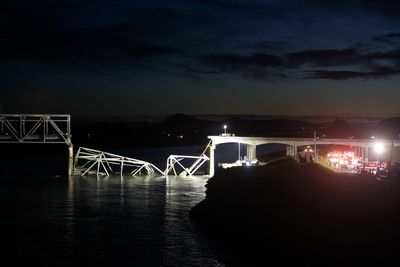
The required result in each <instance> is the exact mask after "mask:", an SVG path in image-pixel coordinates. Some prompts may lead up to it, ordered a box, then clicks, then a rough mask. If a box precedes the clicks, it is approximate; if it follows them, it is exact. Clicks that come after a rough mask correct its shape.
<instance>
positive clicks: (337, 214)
mask: <svg viewBox="0 0 400 267" xmlns="http://www.w3.org/2000/svg"><path fill="white" fill-rule="evenodd" d="M206 194H207V197H206V199H205V200H204V201H202V202H201V203H200V204H198V205H196V206H195V207H194V208H193V209H192V210H191V213H190V215H191V217H192V218H193V219H194V220H196V221H198V222H199V223H200V224H201V225H203V227H205V228H207V229H208V231H209V232H210V233H211V234H212V235H214V236H215V237H217V238H218V239H219V240H221V241H222V242H223V243H224V246H223V247H224V250H223V251H222V250H221V251H219V252H218V253H217V254H218V255H219V257H220V258H221V259H222V261H223V262H224V263H226V264H227V265H228V266H229V265H234V266H250V265H256V266H260V265H264V266H268V265H271V266H283V265H286V264H290V266H365V265H372V266H399V265H398V264H399V263H400V177H390V178H387V179H386V180H382V181H378V180H376V179H375V178H374V177H368V176H354V175H343V174H341V175H338V174H336V173H334V172H331V171H329V170H327V169H324V168H322V167H321V166H319V165H316V164H312V163H311V164H298V163H296V162H294V161H291V160H284V161H280V162H276V163H274V164H271V165H269V166H266V167H258V168H243V169H239V168H232V169H228V170H225V171H220V172H218V173H217V174H216V176H214V177H213V178H211V179H210V180H209V183H208V184H207V192H206Z"/></svg>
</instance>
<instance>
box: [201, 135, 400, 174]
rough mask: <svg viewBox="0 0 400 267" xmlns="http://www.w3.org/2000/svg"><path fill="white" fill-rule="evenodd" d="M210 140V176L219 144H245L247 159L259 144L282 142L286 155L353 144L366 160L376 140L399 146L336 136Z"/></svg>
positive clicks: (220, 136) (399, 143)
mask: <svg viewBox="0 0 400 267" xmlns="http://www.w3.org/2000/svg"><path fill="white" fill-rule="evenodd" d="M208 139H210V140H211V145H210V157H209V158H210V176H213V175H214V166H215V163H214V160H215V158H214V150H215V149H216V147H217V145H219V144H226V143H240V144H246V145H247V154H246V157H247V158H248V159H249V160H253V159H255V158H256V149H257V146H259V145H264V144H283V145H286V155H288V156H297V148H298V147H301V146H311V145H344V146H353V147H355V148H356V149H355V150H356V154H357V155H358V156H360V157H362V159H363V160H364V161H368V155H369V151H368V150H369V149H370V148H372V147H374V146H375V145H376V143H377V142H379V143H380V144H381V145H383V146H387V147H389V146H400V140H384V139H379V140H376V139H350V138H349V139H337V138H294V137H246V136H232V135H219V136H208Z"/></svg>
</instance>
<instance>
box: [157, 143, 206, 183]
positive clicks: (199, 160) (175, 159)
mask: <svg viewBox="0 0 400 267" xmlns="http://www.w3.org/2000/svg"><path fill="white" fill-rule="evenodd" d="M211 144H212V141H211V140H210V142H208V144H207V146H206V148H205V149H204V150H203V153H201V155H200V156H183V155H170V156H169V157H168V159H167V168H166V169H165V172H164V173H165V176H167V175H168V174H169V173H170V172H171V171H172V172H173V173H174V175H175V176H177V172H176V169H175V165H178V167H180V168H181V169H182V172H181V173H180V174H179V175H189V176H192V175H193V174H195V173H196V171H197V170H198V169H199V168H200V167H201V166H202V165H203V164H204V163H205V162H206V161H208V160H210V158H209V157H207V156H206V152H207V150H208V149H209V148H210V146H211ZM184 160H186V161H187V160H192V161H193V160H194V162H193V163H192V165H190V167H189V168H186V167H185V166H184V165H183V161H184Z"/></svg>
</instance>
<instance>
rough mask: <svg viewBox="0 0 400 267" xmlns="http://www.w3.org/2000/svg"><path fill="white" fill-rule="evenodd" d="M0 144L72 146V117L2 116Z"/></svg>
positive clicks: (47, 115)
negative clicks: (59, 144)
mask: <svg viewBox="0 0 400 267" xmlns="http://www.w3.org/2000/svg"><path fill="white" fill-rule="evenodd" d="M0 143H64V144H67V145H70V144H71V116H70V115H53V114H52V115H49V114H45V115H43V114H41V115H39V114H0Z"/></svg>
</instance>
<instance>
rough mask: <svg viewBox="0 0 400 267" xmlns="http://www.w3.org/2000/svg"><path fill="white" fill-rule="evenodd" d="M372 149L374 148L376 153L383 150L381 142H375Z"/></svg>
mask: <svg viewBox="0 0 400 267" xmlns="http://www.w3.org/2000/svg"><path fill="white" fill-rule="evenodd" d="M374 149H375V152H376V153H378V154H380V153H382V152H383V150H384V147H383V144H382V143H376V144H375V146H374Z"/></svg>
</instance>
